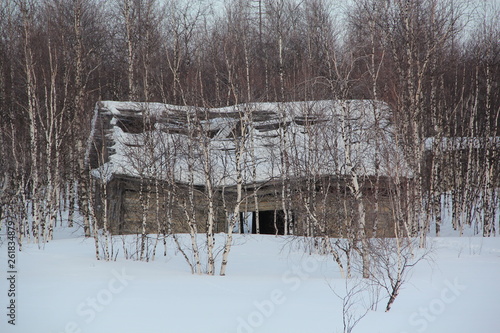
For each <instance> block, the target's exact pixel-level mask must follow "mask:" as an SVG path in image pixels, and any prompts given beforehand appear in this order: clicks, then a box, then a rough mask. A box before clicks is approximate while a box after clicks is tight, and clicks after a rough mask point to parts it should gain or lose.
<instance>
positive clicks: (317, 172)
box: [92, 100, 406, 236]
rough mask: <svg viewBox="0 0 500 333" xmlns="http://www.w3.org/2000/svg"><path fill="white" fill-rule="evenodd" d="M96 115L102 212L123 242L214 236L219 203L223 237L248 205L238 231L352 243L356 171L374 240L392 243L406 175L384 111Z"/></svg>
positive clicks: (364, 107)
mask: <svg viewBox="0 0 500 333" xmlns="http://www.w3.org/2000/svg"><path fill="white" fill-rule="evenodd" d="M96 112H97V114H96V122H95V125H94V147H95V149H94V151H93V155H92V156H93V157H92V160H93V164H92V167H93V170H92V174H93V176H94V179H95V184H96V185H95V197H96V208H97V211H98V214H97V215H98V217H99V220H100V223H101V225H104V223H105V224H106V227H107V228H108V230H109V231H110V232H112V233H114V234H129V233H140V232H141V230H142V228H143V227H145V228H146V229H147V231H148V232H149V233H171V232H175V233H179V232H189V231H190V230H193V229H192V228H195V230H196V231H197V232H204V231H205V228H206V220H207V214H208V210H209V205H210V204H211V205H212V207H214V214H215V232H226V231H227V228H228V221H229V220H230V218H231V216H232V214H233V212H234V211H235V210H234V207H235V206H236V205H238V207H239V209H238V211H239V221H238V223H237V225H236V227H235V230H236V231H237V232H245V233H262V234H294V235H308V236H316V235H318V236H319V235H331V236H342V235H346V234H347V233H349V232H350V231H349V229H350V228H351V227H352V228H355V225H356V223H355V222H354V221H355V218H356V213H355V211H356V209H355V207H354V206H355V204H356V203H355V201H354V200H353V198H354V197H353V195H352V189H351V188H352V184H351V183H352V177H353V174H356V176H357V177H358V181H359V183H360V186H361V188H360V191H362V193H363V195H362V197H363V199H362V201H363V204H364V207H365V209H366V222H367V223H366V228H365V229H366V232H367V234H369V235H375V234H376V235H378V236H390V235H391V234H392V230H393V225H394V220H393V214H392V208H391V200H390V198H389V192H390V188H391V186H393V185H392V184H393V177H394V175H395V174H396V173H397V174H398V175H405V172H406V167H405V165H404V159H403V158H402V153H401V151H400V150H399V149H398V147H397V144H395V142H394V140H393V138H392V134H391V126H390V122H389V120H388V119H389V118H388V108H387V106H386V105H385V104H383V103H380V102H374V101H367V100H355V101H314V102H293V103H251V104H241V105H235V106H231V107H225V108H214V109H208V108H197V107H181V106H173V105H166V104H159V103H133V102H110V101H106V102H99V103H97V106H96ZM238 184H240V185H241V200H240V201H239V202H238V203H237V202H236V200H237V199H236V198H237V197H238Z"/></svg>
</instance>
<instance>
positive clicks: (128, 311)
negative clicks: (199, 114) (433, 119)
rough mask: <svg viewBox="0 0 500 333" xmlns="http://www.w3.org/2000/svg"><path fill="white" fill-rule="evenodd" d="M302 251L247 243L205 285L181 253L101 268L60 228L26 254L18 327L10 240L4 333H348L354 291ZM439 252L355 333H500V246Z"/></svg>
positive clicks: (269, 239) (457, 241)
mask: <svg viewBox="0 0 500 333" xmlns="http://www.w3.org/2000/svg"><path fill="white" fill-rule="evenodd" d="M290 240H291V238H289V237H283V236H281V237H274V236H264V235H237V236H236V239H235V245H234V246H233V249H232V252H231V255H230V261H229V265H228V272H227V276H225V277H220V276H205V275H203V276H198V275H192V274H191V273H190V271H189V267H188V266H187V264H186V263H185V261H184V259H183V257H182V255H181V254H179V253H177V251H176V249H175V247H174V245H173V242H170V243H169V244H170V245H169V248H168V252H167V256H166V257H164V256H163V255H162V253H157V257H156V259H155V261H153V262H149V263H146V262H140V261H132V260H125V259H123V256H122V255H119V256H118V257H117V260H116V261H112V262H105V261H97V260H96V259H95V254H94V243H93V240H92V239H85V238H84V237H81V236H80V232H79V231H75V230H71V229H59V230H58V231H57V233H56V239H55V240H53V241H51V242H50V243H48V244H46V245H45V248H44V249H43V250H40V249H38V246H36V245H33V244H25V245H24V248H23V250H22V252H18V253H17V261H16V266H17V267H16V268H17V277H16V278H17V280H16V296H15V302H16V321H15V324H16V325H15V326H13V325H10V324H9V323H8V320H9V317H8V316H7V314H8V309H7V306H8V305H9V300H10V299H11V298H9V297H7V296H8V295H7V289H8V288H9V285H8V283H9V280H7V279H6V277H7V278H8V277H9V275H8V274H7V272H8V268H7V262H8V258H7V256H8V255H7V253H8V251H7V246H6V242H5V239H2V245H1V246H0V250H1V254H0V261H1V267H2V272H4V274H3V277H2V279H1V281H2V282H1V284H0V292H1V295H0V304H1V309H2V311H1V312H2V313H1V318H2V319H1V322H0V332H3V333H8V332H41V333H42V332H43V333H52V332H53V333H62V332H92V333H99V332H106V333H109V332H117V333H128V332H131V333H132V332H134V333H135V332H144V333H147V332H165V333H170V332H173V333H188V332H193V333H194V332H196V333H201V332H209V333H223V332H244V333H253V332H273V333H279V332H283V333H285V332H286V333H292V332H297V333H299V332H300V333H307V332H311V333H322V332H331V333H335V332H343V329H344V328H343V316H342V313H343V311H342V300H341V299H340V298H339V296H337V295H342V294H343V293H345V290H346V288H345V286H346V283H345V279H342V278H341V277H340V273H339V270H338V267H337V265H336V263H335V262H334V261H333V260H332V258H331V257H329V258H328V257H323V256H319V255H306V254H304V251H303V250H300V249H297V248H296V247H295V246H293V242H290ZM429 243H430V244H432V246H433V251H432V253H431V255H430V257H429V259H430V260H427V261H422V262H420V263H419V264H418V265H417V266H416V267H415V268H414V269H413V270H412V272H411V275H410V276H409V278H408V281H407V283H406V284H405V285H403V288H402V291H401V293H400V295H399V296H398V298H397V299H396V301H395V303H394V305H393V308H392V309H391V311H389V312H385V311H384V310H385V303H386V302H387V298H385V297H384V295H383V294H381V296H380V301H379V304H378V306H377V308H376V309H374V310H370V311H369V312H368V313H367V315H366V316H365V317H364V318H363V319H362V320H361V321H360V322H359V324H358V325H357V326H355V327H354V329H353V332H354V333H376V332H381V333H382V332H383V333H396V332H397V333H404V332H406V333H413V332H440V333H441V332H454V333H460V332H464V333H466V332H481V333H497V332H500V323H499V322H498V315H499V314H500V301H499V300H500V283H499V276H500V237H495V238H488V239H486V238H481V237H461V238H458V237H440V238H429ZM291 244H292V245H291ZM159 249H161V250H159V251H158V252H163V248H162V247H160V246H159ZM160 254H161V255H160ZM6 275H7V276H6ZM354 282H356V281H354ZM363 293H364V291H363V292H361V293H360V294H359V296H360V298H359V299H358V300H357V301H356V302H354V305H353V307H352V308H351V311H350V314H354V317H356V314H357V313H364V308H363V304H365V302H366V301H367V299H366V297H368V296H366V297H365V296H363V295H364V294H363ZM367 295H368V294H367ZM354 319H355V318H354Z"/></svg>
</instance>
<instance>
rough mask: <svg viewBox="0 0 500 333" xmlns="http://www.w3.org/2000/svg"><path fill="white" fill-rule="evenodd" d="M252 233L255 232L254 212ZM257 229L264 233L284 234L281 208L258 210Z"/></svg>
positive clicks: (283, 219)
mask: <svg viewBox="0 0 500 333" xmlns="http://www.w3.org/2000/svg"><path fill="white" fill-rule="evenodd" d="M252 220H253V221H252V222H253V223H252V234H256V233H257V226H256V224H255V220H256V219H255V213H254V214H253V219H252ZM259 229H260V233H261V234H264V235H276V234H277V235H284V234H285V214H284V212H283V211H282V210H276V211H274V210H268V211H260V212H259Z"/></svg>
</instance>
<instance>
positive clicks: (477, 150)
mask: <svg viewBox="0 0 500 333" xmlns="http://www.w3.org/2000/svg"><path fill="white" fill-rule="evenodd" d="M346 9H347V10H346V12H345V13H343V14H344V15H338V16H336V15H334V14H335V13H337V12H336V10H337V7H336V4H335V3H334V2H332V1H328V0H312V1H298V0H272V1H256V0H233V1H227V2H225V4H224V6H223V8H217V9H214V8H212V7H211V3H210V2H209V1H200V2H196V3H195V2H190V1H186V2H179V1H174V0H171V1H159V0H148V1H136V0H115V1H110V2H102V1H95V0H43V1H20V0H4V1H2V2H0V16H1V17H2V19H1V20H0V112H1V119H2V121H1V122H0V127H1V131H0V154H1V156H0V168H1V172H0V174H1V178H0V214H1V215H0V218H1V219H6V218H9V219H14V220H15V221H16V226H17V232H18V239H19V242H20V243H22V242H23V241H32V242H35V243H38V244H43V243H44V242H47V241H49V240H50V239H51V238H52V237H53V232H54V227H55V226H56V225H57V224H63V223H64V224H66V223H67V224H68V225H70V226H71V225H74V224H81V226H82V228H83V230H84V232H85V235H86V236H87V237H91V236H94V237H95V238H96V251H97V257H99V258H105V259H107V260H110V259H112V257H113V255H114V253H115V252H113V249H112V248H111V246H112V244H113V242H111V243H108V242H107V241H106V240H107V239H106V238H101V237H102V236H104V237H107V235H109V232H110V230H107V227H108V226H107V225H106V223H104V224H103V223H97V221H96V219H97V216H96V202H95V197H94V195H93V193H92V189H93V187H94V188H95V187H96V186H102V184H99V183H98V181H97V180H96V179H95V178H92V177H90V170H91V169H92V168H95V167H96V166H98V165H99V163H100V162H102V160H103V159H104V158H105V156H93V155H92V154H91V153H90V151H91V149H90V147H91V144H92V140H91V138H92V137H93V134H94V133H93V132H92V125H93V117H94V116H95V112H94V111H95V110H94V105H95V102H96V101H99V100H139V101H147V102H163V103H169V104H175V105H183V106H192V107H193V108H198V109H197V110H198V111H196V112H193V113H192V114H190V115H188V116H187V118H186V121H185V122H186V124H187V125H186V126H187V129H188V131H187V133H188V137H189V138H190V139H189V140H187V141H186V142H182V143H181V142H167V141H161V140H157V139H155V138H154V137H150V136H153V135H154V133H155V132H154V128H153V125H154V124H153V123H152V122H151V123H150V118H149V116H148V114H147V112H145V113H144V119H143V123H144V126H145V128H146V129H147V128H149V127H151V128H150V129H151V131H145V133H147V134H145V137H144V138H143V143H145V146H146V147H147V149H146V154H149V155H151V156H152V157H154V158H159V159H162V161H163V164H162V167H161V168H158V167H157V166H156V165H155V166H152V165H137V169H138V170H139V169H140V170H143V173H142V174H140V177H141V188H140V189H139V193H140V195H141V197H140V200H139V202H140V204H141V207H140V210H139V211H140V213H141V214H142V216H141V218H142V223H143V224H142V229H141V230H140V232H138V237H137V240H138V243H137V244H136V247H135V248H134V250H133V252H134V253H127V254H125V255H126V256H127V257H134V258H137V259H140V260H150V259H152V258H154V256H155V254H156V249H157V245H158V244H159V243H160V242H161V241H162V242H163V243H164V245H165V244H166V238H167V236H168V235H169V234H170V233H171V230H172V228H171V226H172V223H173V222H174V221H173V219H174V217H173V216H174V215H175V214H176V213H182V214H183V216H184V218H185V220H186V221H187V226H186V231H188V232H189V233H190V238H189V242H190V244H189V245H188V246H185V245H184V244H183V243H182V242H180V240H179V239H178V238H176V236H175V235H173V240H174V241H176V242H178V244H179V249H180V250H181V251H182V252H183V254H184V256H185V257H186V259H187V261H188V263H189V264H190V266H191V268H192V270H193V272H197V273H200V272H202V271H203V270H205V271H206V272H207V273H209V274H215V271H216V269H215V259H216V256H217V253H218V252H217V251H218V249H222V250H221V251H222V252H221V256H222V258H223V259H222V267H221V274H225V270H226V267H225V265H226V264H227V260H228V259H227V258H228V255H229V251H230V244H231V237H232V232H233V229H234V230H236V229H235V228H236V225H238V223H239V213H241V210H240V204H241V203H242V202H244V201H245V202H251V201H253V202H254V206H255V207H256V210H257V213H258V210H259V207H258V206H259V202H258V200H257V194H256V189H257V179H258V175H257V165H258V156H256V155H255V140H254V138H253V137H252V135H253V134H251V133H253V131H252V130H251V129H252V121H253V120H252V119H253V116H254V115H253V114H252V112H249V110H247V109H245V108H240V109H237V110H238V112H239V114H240V119H239V121H237V122H236V123H238V124H239V125H238V126H236V127H235V128H234V133H232V136H231V135H228V138H231V140H233V143H234V146H235V147H236V148H235V151H234V159H233V160H230V161H229V160H228V161H227V163H226V166H227V169H226V170H222V171H221V170H218V171H217V172H219V173H216V172H215V171H214V170H213V165H212V162H211V159H212V158H213V156H212V153H213V152H212V151H211V149H212V148H211V146H210V145H209V141H210V137H209V133H205V132H204V131H205V130H204V129H203V126H201V123H203V121H205V120H206V119H204V118H203V117H204V116H203V112H201V111H200V110H203V108H207V107H221V106H227V105H233V104H238V103H253V102H271V101H272V102H278V103H279V108H278V109H279V116H280V120H281V121H282V124H281V125H282V126H280V128H279V133H278V135H279V138H280V156H276V160H275V161H274V162H273V163H274V164H273V168H276V170H280V179H279V180H278V182H279V185H280V186H279V188H278V186H277V187H276V193H275V195H276V196H277V198H278V199H277V200H278V201H279V203H280V207H281V209H280V210H281V211H282V213H283V214H284V220H285V223H284V226H285V230H284V233H285V234H294V233H298V232H300V233H301V234H303V235H305V236H307V240H308V242H309V241H310V242H309V243H308V249H309V250H315V251H316V250H318V249H320V250H321V251H322V252H324V253H330V254H332V256H333V258H334V260H336V262H337V263H338V264H339V266H340V267H341V269H342V270H346V273H347V275H348V276H349V275H351V267H352V261H353V260H357V258H358V259H359V258H361V260H362V263H363V265H362V266H363V271H362V275H363V276H364V277H370V276H373V274H378V273H377V269H378V267H379V266H378V265H379V263H377V261H376V260H374V259H373V253H374V252H373V249H374V244H373V242H372V240H371V239H370V238H371V237H372V236H379V235H382V232H383V231H382V227H381V221H380V214H381V212H380V211H379V200H381V198H382V196H386V197H387V198H389V199H388V200H390V202H391V214H392V215H393V218H394V220H395V221H397V228H398V230H397V231H396V232H395V234H396V235H397V236H398V239H400V240H401V241H400V243H398V244H399V245H398V246H399V247H398V248H399V250H398V252H397V253H399V254H398V256H399V255H400V256H399V257H398V258H399V259H401V258H406V255H407V254H406V252H405V251H404V246H403V245H404V244H406V243H405V242H407V239H408V238H409V237H418V239H419V244H418V245H419V246H420V247H424V246H425V240H426V237H425V236H426V235H427V234H429V233H431V232H432V234H435V235H440V234H441V233H442V229H443V223H444V218H445V216H451V221H452V227H453V228H454V229H456V230H459V231H460V232H463V230H464V228H466V227H473V229H474V230H475V232H476V233H478V234H482V235H484V236H494V235H496V234H497V232H498V228H500V225H499V222H498V221H499V209H498V207H499V202H500V198H499V191H498V186H499V182H500V179H499V175H500V172H499V165H498V160H499V158H498V157H499V156H498V152H499V149H498V145H499V140H498V137H499V136H500V128H499V125H500V91H499V89H498V85H499V77H500V56H499V55H500V50H499V44H498V40H499V35H500V24H499V21H498V17H500V15H498V14H499V8H498V7H495V6H494V5H493V4H484V5H483V7H481V6H478V7H476V8H474V7H473V6H472V5H471V4H469V3H467V2H463V1H453V0H444V1H441V0H439V1H438V0H412V1H402V0H396V1H388V0H383V1H378V0H355V1H353V3H352V5H350V6H349V7H348V8H346ZM333 99H340V100H344V101H345V100H356V99H368V100H373V101H375V103H378V102H383V103H385V104H384V105H388V106H389V107H390V115H389V117H388V118H387V119H386V118H383V117H382V116H381V115H380V114H378V113H377V111H376V110H377V108H376V107H375V108H373V110H375V111H372V112H374V114H370V117H371V119H373V121H374V122H375V124H376V126H375V129H378V128H379V126H378V125H379V124H380V123H382V122H383V121H389V122H390V124H391V126H393V128H394V129H395V133H394V140H395V142H397V144H398V146H399V147H400V148H401V149H402V151H403V153H404V156H405V159H404V160H405V161H404V163H405V165H406V167H407V168H405V167H403V163H399V164H397V165H395V166H394V168H392V174H391V175H390V177H389V180H388V181H385V180H384V179H383V177H382V174H381V170H379V168H378V166H379V165H380V164H382V163H383V161H385V160H386V159H387V152H386V151H385V150H384V145H385V144H387V142H383V141H382V140H378V139H377V138H380V137H381V136H380V135H375V136H374V138H373V140H374V141H373V142H374V145H375V146H376V149H375V151H374V152H370V153H371V154H372V155H371V156H370V158H372V159H373V160H374V161H375V168H374V170H373V174H372V176H373V177H370V178H368V177H365V176H366V175H365V170H361V169H359V168H358V163H357V161H356V158H358V157H359V156H358V157H356V156H355V154H354V151H355V148H356V144H357V141H356V135H365V134H367V133H369V132H370V131H372V133H373V131H374V128H371V129H366V131H364V132H363V133H361V134H360V133H358V132H356V131H358V130H359V129H354V128H352V124H351V122H350V119H351V118H352V113H351V112H352V111H353V110H351V109H350V108H349V106H348V104H347V103H346V102H345V103H344V104H343V105H342V110H343V114H342V117H340V118H339V119H338V121H339V124H340V125H341V126H340V130H338V131H337V130H334V129H332V128H322V127H321V125H320V124H319V125H318V123H317V122H316V121H315V119H317V117H318V116H321V115H317V114H312V113H311V112H310V110H307V109H304V110H303V115H302V118H303V128H304V131H305V132H307V133H308V135H307V137H308V141H307V142H296V141H294V133H292V132H289V130H290V129H289V127H288V125H287V124H286V121H285V119H286V117H287V115H288V114H289V110H287V108H286V104H285V102H288V101H304V100H333ZM367 112H368V111H367ZM94 121H95V119H94ZM148 126H149V127H148ZM248 133H250V134H249V135H247V134H248ZM375 134H378V133H375ZM148 135H149V136H148ZM334 140H340V141H341V142H343V145H344V148H345V149H344V150H343V152H342V154H343V155H342V156H344V160H343V161H342V162H339V165H328V166H325V168H320V167H319V166H321V165H322V164H324V163H325V160H326V159H327V157H328V156H329V155H330V157H332V158H331V159H330V160H338V158H337V157H338V156H339V151H338V149H337V148H335V147H334V145H333V144H332V145H331V146H329V147H328V146H325V147H323V148H324V150H319V149H317V148H318V145H319V143H320V142H333V141H334ZM158 145H163V146H168V150H169V151H170V150H171V151H173V152H174V155H173V156H182V158H183V159H185V160H186V161H187V164H186V165H187V170H185V172H186V174H187V175H188V181H187V183H186V184H183V186H184V188H183V189H182V191H180V190H179V186H180V185H179V184H176V182H175V176H174V173H175V168H176V163H177V162H176V160H175V159H173V158H172V157H168V156H155V149H156V147H157V146H158ZM300 145H302V147H303V148H304V151H306V153H305V154H304V155H302V156H300V158H299V157H298V154H297V149H298V147H299V146H300ZM315 148H316V149H315ZM243 152H250V154H249V155H248V156H250V158H248V159H243V158H242V157H241V156H242V155H243ZM131 158H133V157H131ZM144 161H145V159H143V160H141V159H140V158H136V160H135V163H138V164H140V163H141V162H142V163H144ZM327 169H328V170H327ZM229 170H231V172H232V177H234V179H235V184H236V192H235V193H231V195H235V198H236V199H235V200H232V201H231V200H230V195H229V194H227V193H226V192H224V191H223V193H222V194H220V193H219V192H218V191H216V189H219V188H221V187H223V186H224V183H223V181H222V179H223V177H226V176H228V175H225V174H224V172H229ZM243 170H250V171H249V172H251V175H250V176H249V175H247V179H253V187H252V186H250V187H248V188H249V190H248V189H246V188H245V186H243V185H244V184H243V180H242V179H243V178H242V173H243ZM325 170H327V171H328V174H330V175H334V176H340V175H342V176H343V177H345V178H344V180H345V181H344V183H343V184H339V183H333V182H331V178H330V177H322V176H324V172H325ZM100 171H102V170H100ZM198 172H202V174H203V175H204V178H203V182H204V185H205V186H204V190H203V191H202V192H203V193H201V194H200V193H199V188H198V187H197V186H196V185H195V184H196V182H195V179H194V177H195V175H196V174H197V173H198ZM291 174H301V175H302V176H303V179H304V181H303V182H302V183H301V184H300V185H298V184H294V183H293V181H292V179H291V176H290V175H291ZM94 176H95V174H94ZM154 179H162V181H161V182H159V181H157V180H156V181H155V180H154ZM384 182H385V183H384ZM104 187H105V186H104ZM368 187H369V188H370V189H372V190H371V191H372V192H371V196H370V198H369V199H370V200H368V199H367V198H366V195H365V194H364V193H365V192H364V190H365V189H366V188H368ZM101 192H102V193H106V191H101ZM181 192H182V193H183V194H182V195H181V194H180V193H181ZM332 193H339V195H337V196H335V197H334V195H332ZM160 194H161V195H160ZM219 195H221V196H222V197H218V196H219ZM333 197H334V198H333ZM199 198H203V199H202V200H201V203H198V202H196V200H199ZM226 199H227V200H226ZM332 200H336V201H335V202H336V203H338V205H335V207H331V205H328V204H327V203H328V202H332ZM216 202H224V204H222V206H223V207H216V206H215V205H216ZM197 204H200V205H201V206H203V207H205V208H206V210H207V212H208V216H209V218H208V221H201V220H200V219H199V217H198V216H197V214H196V205H197ZM368 205H369V206H368ZM151 207H156V208H155V209H156V211H155V212H154V214H152V213H151ZM159 207H162V209H161V210H160V209H159ZM172 207H176V209H177V210H178V211H176V212H174V211H173V208H172ZM368 207H369V208H370V210H371V211H373V212H374V213H373V214H370V215H367V213H366V212H367V208H368ZM219 208H220V209H221V210H222V211H223V213H224V214H225V217H226V222H227V227H228V229H227V230H228V231H229V232H228V234H227V238H226V239H225V240H226V242H224V243H223V245H220V247H219V248H217V246H215V245H214V233H215V230H214V220H215V219H216V215H217V214H219V211H218V209H219ZM112 209H113V207H112V206H110V207H105V210H112ZM292 211H293V213H292ZM258 216H259V214H256V217H257V220H256V221H255V223H256V227H257V228H256V230H257V232H259V220H258ZM297 216H300V218H301V219H300V220H297V219H296V218H297ZM217 218H218V217H217ZM332 221H334V223H333V222H332ZM148 225H154V226H155V228H156V231H157V234H158V236H157V237H153V238H151V236H150V235H148V234H147V232H146V231H147V230H148V228H146V227H147V226H148ZM201 226H203V228H201ZM199 230H204V231H206V237H205V238H204V239H202V238H200V237H199V236H198V235H197V234H198V231H199ZM227 230H226V231H227ZM240 230H242V229H241V228H240ZM276 230H278V229H277V227H276ZM334 232H337V233H338V234H339V236H340V237H341V238H342V239H339V240H336V239H335V240H334V239H331V238H329V235H330V234H331V233H334ZM126 249H129V250H130V247H124V251H125V250H126ZM165 249H166V246H165ZM204 249H207V251H206V253H201V252H203V251H204ZM99 250H103V251H104V255H100V252H99ZM379 250H380V247H379ZM165 251H166V250H164V253H165ZM410 253H411V251H410ZM205 254H206V260H207V261H206V267H202V266H203V265H205V263H202V262H204V260H205ZM403 267H404V266H403ZM205 268H206V269H205ZM400 273H401V272H400ZM398 274H399V273H398ZM401 274H403V273H401ZM396 287H397V286H396ZM396 289H397V288H396ZM396 294H397V293H396Z"/></svg>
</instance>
